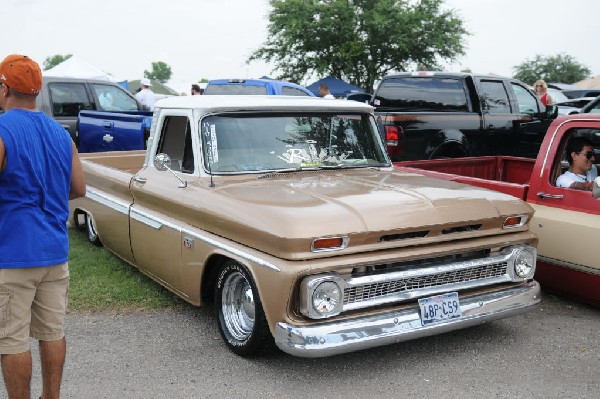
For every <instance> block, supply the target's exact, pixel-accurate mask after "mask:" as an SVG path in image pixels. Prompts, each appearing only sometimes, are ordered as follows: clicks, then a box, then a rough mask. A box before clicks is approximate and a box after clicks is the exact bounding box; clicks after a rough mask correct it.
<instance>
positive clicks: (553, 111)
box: [546, 105, 558, 119]
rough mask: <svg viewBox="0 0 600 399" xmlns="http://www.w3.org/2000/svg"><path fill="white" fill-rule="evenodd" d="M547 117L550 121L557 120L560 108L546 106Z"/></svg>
mask: <svg viewBox="0 0 600 399" xmlns="http://www.w3.org/2000/svg"><path fill="white" fill-rule="evenodd" d="M546 115H547V117H548V118H549V119H556V117H557V116H558V106H557V105H546Z"/></svg>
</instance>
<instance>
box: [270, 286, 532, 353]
mask: <svg viewBox="0 0 600 399" xmlns="http://www.w3.org/2000/svg"><path fill="white" fill-rule="evenodd" d="M541 300H542V297H541V292H540V285H539V284H538V283H537V282H536V281H531V282H529V283H527V284H524V285H519V286H518V287H514V288H508V289H505V290H502V291H497V292H493V293H488V294H482V295H476V296H472V297H469V298H460V308H461V312H462V316H461V317H460V318H458V319H453V320H450V321H446V322H441V323H437V324H433V325H428V326H426V327H424V326H422V325H421V316H420V314H419V307H418V306H414V307H413V308H411V309H406V310H400V311H390V312H386V313H382V314H377V315H374V316H364V317H360V318H357V319H352V320H347V321H341V322H329V323H324V324H318V325H315V326H294V325H290V324H287V323H277V325H276V326H275V334H274V336H275V343H276V344H277V346H278V347H279V348H280V349H281V350H282V351H284V352H287V353H289V354H291V355H294V356H302V357H323V356H331V355H338V354H341V353H347V352H353V351H358V350H362V349H367V348H372V347H375V346H381V345H388V344H393V343H396V342H402V341H408V340H410V339H416V338H421V337H426V336H429V335H436V334H441V333H444V332H448V331H452V330H458V329H460V328H465V327H471V326H474V325H478V324H482V323H485V322H487V321H491V320H497V319H502V318H505V317H511V316H515V315H518V314H522V313H526V312H528V311H531V310H533V309H534V306H535V305H537V304H539V303H540V301H541Z"/></svg>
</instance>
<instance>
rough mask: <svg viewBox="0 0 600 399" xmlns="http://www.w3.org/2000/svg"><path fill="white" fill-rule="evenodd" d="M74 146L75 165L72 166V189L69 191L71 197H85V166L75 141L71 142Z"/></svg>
mask: <svg viewBox="0 0 600 399" xmlns="http://www.w3.org/2000/svg"><path fill="white" fill-rule="evenodd" d="M71 144H72V146H73V165H72V168H71V190H70V192H69V199H70V200H71V199H75V198H79V197H83V196H84V195H85V190H86V189H85V177H84V175H83V167H82V166H81V160H80V159H79V153H78V152H77V147H75V143H74V142H71Z"/></svg>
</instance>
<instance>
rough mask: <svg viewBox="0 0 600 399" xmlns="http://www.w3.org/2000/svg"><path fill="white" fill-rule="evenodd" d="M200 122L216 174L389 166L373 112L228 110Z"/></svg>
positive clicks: (206, 160) (211, 169) (207, 158)
mask: <svg viewBox="0 0 600 399" xmlns="http://www.w3.org/2000/svg"><path fill="white" fill-rule="evenodd" d="M200 123H201V130H200V131H201V132H202V143H203V153H204V166H205V169H206V170H207V171H209V172H211V173H217V174H226V173H240V172H267V171H283V170H298V169H313V168H328V167H340V168H342V167H369V166H372V167H379V166H389V161H388V158H387V156H386V155H385V152H384V151H383V147H382V145H381V144H380V142H379V140H380V139H379V135H378V132H377V126H376V125H375V122H374V120H373V118H372V117H371V116H370V115H364V114H355V115H339V114H331V113H327V114H323V113H319V114H315V113H311V114H294V115H289V114H286V115H272V114H271V115H267V114H265V115H256V114H252V115H244V114H227V115H216V116H209V117H206V118H204V119H203V120H202V121H201V122H200Z"/></svg>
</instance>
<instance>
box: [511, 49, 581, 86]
mask: <svg viewBox="0 0 600 399" xmlns="http://www.w3.org/2000/svg"><path fill="white" fill-rule="evenodd" d="M513 70H514V71H515V75H514V77H515V78H516V79H519V80H521V81H523V82H525V83H529V84H533V83H534V82H535V81H536V80H538V79H544V80H545V81H546V82H562V83H574V82H578V81H580V80H583V79H585V78H588V77H590V75H591V71H590V70H589V69H588V68H587V67H586V66H584V65H582V64H580V63H579V62H577V61H576V60H575V58H573V57H571V56H570V55H566V54H558V55H554V56H549V57H543V56H541V55H536V56H535V58H534V59H533V60H525V61H524V62H522V63H521V64H519V65H517V66H515V67H513Z"/></svg>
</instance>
